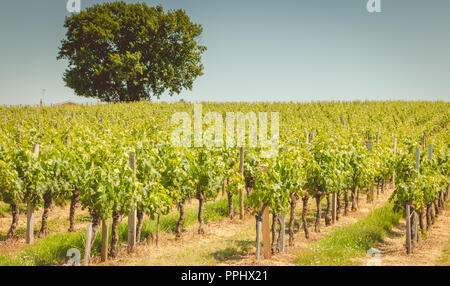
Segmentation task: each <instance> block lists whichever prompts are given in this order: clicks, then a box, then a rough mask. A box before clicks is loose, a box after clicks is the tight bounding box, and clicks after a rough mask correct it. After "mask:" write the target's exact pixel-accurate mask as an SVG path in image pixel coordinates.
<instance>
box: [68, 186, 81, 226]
mask: <svg viewBox="0 0 450 286" xmlns="http://www.w3.org/2000/svg"><path fill="white" fill-rule="evenodd" d="M79 197H80V192H79V191H78V190H77V188H75V190H73V191H72V198H71V200H70V214H69V221H70V225H69V232H73V231H74V230H75V209H76V208H77V205H78V200H79Z"/></svg>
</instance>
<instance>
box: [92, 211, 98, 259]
mask: <svg viewBox="0 0 450 286" xmlns="http://www.w3.org/2000/svg"><path fill="white" fill-rule="evenodd" d="M99 225H100V217H99V216H97V214H96V213H95V212H93V213H92V238H91V251H92V246H93V245H94V241H95V238H96V237H97V233H98V227H99Z"/></svg>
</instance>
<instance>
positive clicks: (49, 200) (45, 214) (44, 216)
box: [38, 193, 53, 237]
mask: <svg viewBox="0 0 450 286" xmlns="http://www.w3.org/2000/svg"><path fill="white" fill-rule="evenodd" d="M43 199H44V212H43V213H42V223H41V230H40V231H39V234H38V237H45V236H46V235H47V233H48V226H47V220H48V215H49V213H50V208H51V206H52V201H53V200H52V195H51V194H50V193H45V194H44V196H43Z"/></svg>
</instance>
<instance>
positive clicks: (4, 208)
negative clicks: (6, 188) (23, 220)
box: [0, 202, 27, 216]
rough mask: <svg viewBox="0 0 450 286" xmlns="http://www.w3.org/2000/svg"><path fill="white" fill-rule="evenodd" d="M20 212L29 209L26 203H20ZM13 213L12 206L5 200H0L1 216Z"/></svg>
mask: <svg viewBox="0 0 450 286" xmlns="http://www.w3.org/2000/svg"><path fill="white" fill-rule="evenodd" d="M19 210H20V213H25V212H26V211H27V205H26V204H19ZM5 215H11V206H10V205H9V204H6V203H4V202H0V216H5Z"/></svg>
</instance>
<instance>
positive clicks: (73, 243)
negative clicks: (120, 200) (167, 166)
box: [0, 198, 239, 266]
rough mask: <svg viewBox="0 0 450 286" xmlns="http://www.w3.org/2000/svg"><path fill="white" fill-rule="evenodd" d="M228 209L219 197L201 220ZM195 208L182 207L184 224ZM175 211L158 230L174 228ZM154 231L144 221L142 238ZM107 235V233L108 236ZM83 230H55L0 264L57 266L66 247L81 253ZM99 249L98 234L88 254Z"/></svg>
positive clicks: (123, 229)
mask: <svg viewBox="0 0 450 286" xmlns="http://www.w3.org/2000/svg"><path fill="white" fill-rule="evenodd" d="M238 200H239V199H238V198H234V200H233V205H234V207H235V210H236V209H237V208H238ZM227 212H228V202H227V199H226V198H222V199H220V200H217V201H215V202H212V203H208V204H206V205H205V211H204V220H205V222H208V221H218V220H220V219H221V218H222V217H224V216H225V215H226V214H227ZM197 215H198V208H197V207H196V206H195V207H190V208H187V209H186V214H185V221H184V224H183V225H184V226H185V227H187V226H189V225H193V224H195V223H196V222H197ZM178 216H179V214H178V212H176V211H175V212H172V213H170V214H168V215H166V216H162V217H161V219H160V230H161V231H162V232H173V231H175V229H176V224H177V221H178ZM118 231H119V239H120V240H121V242H123V241H127V223H124V222H123V223H120V224H119V228H118ZM154 233H156V220H145V221H144V225H143V227H142V234H141V235H142V238H146V237H148V236H150V235H154ZM109 237H111V236H109ZM85 240H86V235H85V233H84V232H83V233H58V234H53V235H49V236H47V237H46V238H43V239H41V240H39V241H38V242H37V243H36V244H35V245H33V246H30V247H28V248H26V249H24V250H23V251H20V252H19V253H15V254H10V255H0V266H5V265H9V266H12V265H14V266H31V265H59V264H62V263H64V262H65V261H67V260H68V258H67V257H66V253H67V250H69V249H70V248H77V249H79V250H80V252H81V255H82V256H83V252H84V248H85ZM100 249H101V234H100V235H97V238H96V240H95V242H94V245H93V247H92V251H91V253H92V254H93V255H96V254H98V253H100Z"/></svg>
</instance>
